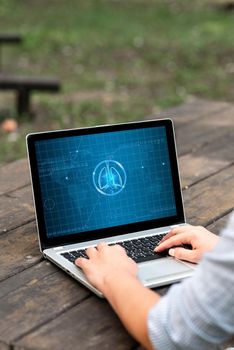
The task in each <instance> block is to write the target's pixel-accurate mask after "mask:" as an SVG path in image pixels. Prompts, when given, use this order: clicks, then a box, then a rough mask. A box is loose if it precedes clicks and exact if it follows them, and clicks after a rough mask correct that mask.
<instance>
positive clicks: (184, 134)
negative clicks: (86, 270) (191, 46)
mask: <svg viewBox="0 0 234 350" xmlns="http://www.w3.org/2000/svg"><path fill="white" fill-rule="evenodd" d="M168 115H169V116H171V117H172V118H173V119H174V121H175V127H176V134H177V140H178V153H179V163H180V169H181V176H182V186H183V189H184V198H185V208H186V213H187V219H188V221H189V222H190V223H192V224H198V225H204V226H206V227H208V228H209V229H210V230H212V231H213V232H217V233H218V232H219V231H220V229H221V228H222V227H223V226H224V224H225V222H226V220H227V217H228V214H229V213H230V212H231V211H232V209H233V189H234V162H233V160H234V157H233V155H234V139H233V135H234V105H231V104H228V103H224V102H220V103H216V102H207V101H203V100H193V101H190V102H188V103H186V104H185V105H182V106H180V107H177V108H174V109H171V110H169V111H167V112H164V113H162V114H161V115H160V116H168ZM0 196H1V197H0V198H1V201H0V266H1V268H0V281H1V282H0V349H4V350H5V349H18V350H19V349H21V350H22V349H38V350H40V349H48V350H49V349H50V350H51V349H56V350H60V349H61V350H64V349H66V350H70V349H72V350H74V349H115V350H120V349H121V350H124V349H126V350H130V349H137V348H138V344H137V343H136V342H135V341H134V340H133V339H132V338H131V337H130V336H129V335H128V334H127V332H126V331H125V330H124V328H123V327H122V325H121V323H120V322H119V320H118V319H117V317H116V316H115V314H114V312H113V311H112V310H111V308H110V306H109V305H108V304H107V302H106V301H105V300H101V299H99V298H98V297H96V296H95V295H93V294H92V293H91V292H89V291H88V290H87V289H85V288H84V287H82V286H81V285H80V284H79V283H77V282H75V281H74V280H73V279H72V278H70V277H69V276H68V275H66V274H65V273H63V272H62V271H60V270H59V269H58V268H57V267H55V266H53V265H52V264H51V263H49V262H47V261H45V260H44V259H43V258H42V256H41V254H40V252H39V249H38V242H37V233H36V226H35V217H34V208H33V203H32V194H31V186H30V182H29V175H28V165H27V160H26V159H23V160H19V161H17V162H14V163H11V164H7V165H4V166H2V167H1V169H0ZM158 290H159V291H160V292H161V294H162V293H164V292H165V290H166V289H165V288H164V289H163V288H161V289H158Z"/></svg>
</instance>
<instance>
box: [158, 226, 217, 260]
mask: <svg viewBox="0 0 234 350" xmlns="http://www.w3.org/2000/svg"><path fill="white" fill-rule="evenodd" d="M218 240H219V237H218V236H217V235H215V234H214V233H211V232H210V231H208V230H207V229H205V228H204V227H202V226H192V225H185V226H178V227H176V228H174V229H172V230H171V231H170V232H169V233H168V234H167V235H166V236H165V237H164V238H163V239H162V240H161V242H160V244H159V245H158V246H157V247H156V248H155V251H156V252H157V253H159V252H162V251H163V250H165V249H169V248H171V249H169V255H171V256H174V257H175V258H177V259H180V260H186V261H189V262H193V263H198V262H199V261H200V260H201V258H202V256H203V254H204V253H206V252H209V251H211V250H212V249H213V248H214V247H215V245H216V243H217V242H218ZM182 244H190V245H191V246H192V250H190V249H186V248H183V247H176V246H180V245H182ZM172 247H175V248H172Z"/></svg>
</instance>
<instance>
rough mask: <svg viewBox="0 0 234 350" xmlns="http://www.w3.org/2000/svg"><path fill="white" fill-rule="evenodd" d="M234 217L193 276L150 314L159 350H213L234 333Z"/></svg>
mask: <svg viewBox="0 0 234 350" xmlns="http://www.w3.org/2000/svg"><path fill="white" fill-rule="evenodd" d="M233 268H234V215H232V217H231V220H230V222H229V225H228V226H227V228H226V229H225V230H224V231H223V233H222V237H221V239H220V241H219V242H218V244H217V245H216V247H215V249H214V250H213V251H212V252H210V253H207V254H205V256H204V259H203V260H202V262H201V263H200V264H199V266H198V267H197V269H196V271H195V273H194V275H193V277H191V278H189V279H187V280H185V281H183V282H182V283H180V284H177V285H174V286H173V287H171V288H170V290H169V292H168V293H167V295H166V296H164V297H162V298H161V300H160V302H159V303H157V304H156V305H155V306H154V307H153V308H152V309H151V310H150V312H149V315H148V333H149V337H150V340H151V343H152V345H153V347H154V349H157V350H161V349H162V350H165V349H166V350H172V349H173V350H175V349H178V350H179V349H181V350H182V349H186V350H187V349H191V350H193V349H194V350H195V349H196V350H197V349H199V350H203V349H204V350H207V349H209V350H213V349H219V346H218V345H219V344H221V343H223V342H224V341H226V340H227V339H228V338H229V337H230V336H231V335H233V334H234V298H233V291H234V273H233Z"/></svg>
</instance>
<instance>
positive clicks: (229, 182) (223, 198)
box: [184, 165, 234, 226]
mask: <svg viewBox="0 0 234 350" xmlns="http://www.w3.org/2000/svg"><path fill="white" fill-rule="evenodd" d="M232 188H234V166H233V165H232V166H230V167H229V168H227V169H224V170H223V171H221V172H220V173H218V174H216V175H213V176H211V177H209V178H207V179H206V180H204V181H202V182H199V183H197V184H195V185H194V186H192V187H190V188H189V189H188V190H186V191H185V192H184V199H185V208H186V210H185V212H186V213H187V219H188V222H190V223H191V224H194V225H203V226H204V225H209V224H211V223H212V220H215V219H216V218H219V217H222V216H224V215H225V214H227V213H228V212H229V211H230V210H232V209H233V192H232V191H231V190H230V189H232Z"/></svg>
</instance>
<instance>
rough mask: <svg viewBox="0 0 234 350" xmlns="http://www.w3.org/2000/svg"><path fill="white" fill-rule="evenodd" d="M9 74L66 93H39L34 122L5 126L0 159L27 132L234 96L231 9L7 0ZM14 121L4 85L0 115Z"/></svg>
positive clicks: (1, 12) (0, 13) (167, 2)
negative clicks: (54, 84) (18, 39)
mask: <svg viewBox="0 0 234 350" xmlns="http://www.w3.org/2000/svg"><path fill="white" fill-rule="evenodd" d="M0 32H1V33H8V32H10V33H12V32H16V33H19V34H21V35H22V36H23V39H24V41H23V43H22V44H21V45H19V46H3V47H2V48H1V51H2V54H1V56H2V65H3V68H4V71H6V72H7V73H10V74H16V75H18V74H19V75H26V76H30V75H31V76H55V77H57V78H58V79H60V80H61V83H62V91H61V93H59V94H53V95H52V94H41V93H34V94H33V98H32V108H33V113H34V118H33V119H30V118H29V117H27V116H24V117H23V118H21V119H18V122H19V127H18V130H17V131H16V132H14V133H11V134H9V133H5V132H3V131H0V144H1V146H0V163H1V164H2V163H6V162H9V161H12V160H14V159H18V158H21V157H24V156H25V154H26V151H25V141H24V137H25V134H26V133H27V132H31V131H39V130H46V129H49V130H51V129H57V128H73V127H80V126H87V125H94V124H103V123H115V122H120V121H130V120H135V119H143V118H144V117H146V116H147V115H149V114H151V115H152V114H153V113H158V112H160V110H162V109H165V108H168V107H171V106H175V105H177V104H181V103H183V102H185V101H187V100H189V99H192V98H193V97H194V96H196V97H202V98H205V99H212V100H225V101H233V97H234V79H233V78H234V44H233V43H234V11H226V10H224V9H223V8H222V7H221V6H216V4H214V2H212V1H199V0H197V1H187V0H176V1H173V0H164V1H163V0H151V1H150V0H142V1H137V0H135V1H134V0H125V1H121V0H115V1H114V0H112V1H110V0H109V1H107V0H106V1H99V0H93V1H91V0H79V1H78V0H63V1H62V0H50V1H48V0H20V1H19V0H0ZM5 118H17V115H16V111H15V94H14V93H13V92H12V93H11V92H9V93H8V92H7V93H6V92H3V91H0V121H3V120H4V119H5Z"/></svg>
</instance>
